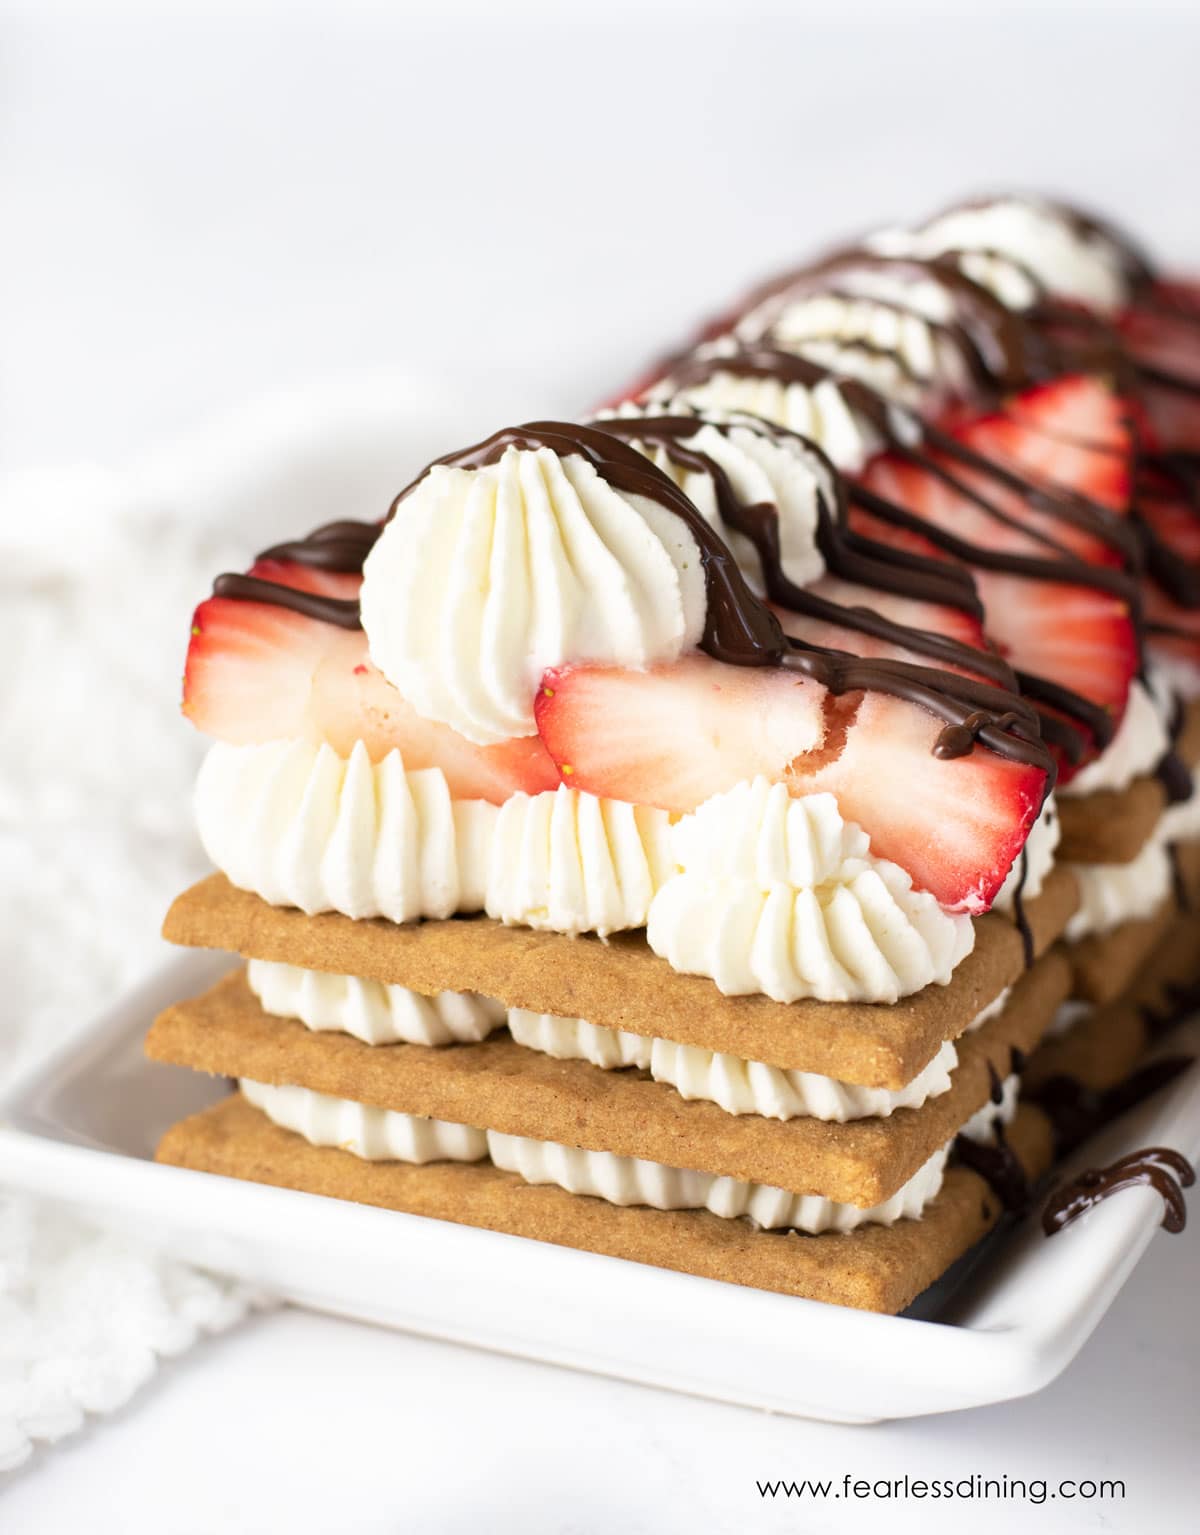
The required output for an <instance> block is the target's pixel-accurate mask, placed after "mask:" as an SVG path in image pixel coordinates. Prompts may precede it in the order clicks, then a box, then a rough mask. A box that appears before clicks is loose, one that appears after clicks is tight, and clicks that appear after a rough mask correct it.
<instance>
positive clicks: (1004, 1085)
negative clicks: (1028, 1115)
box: [958, 1072, 1021, 1146]
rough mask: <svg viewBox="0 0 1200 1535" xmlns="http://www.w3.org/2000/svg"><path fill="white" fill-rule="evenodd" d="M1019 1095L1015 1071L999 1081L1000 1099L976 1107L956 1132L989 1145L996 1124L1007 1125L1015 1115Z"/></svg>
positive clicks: (1017, 1077)
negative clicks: (979, 1107)
mask: <svg viewBox="0 0 1200 1535" xmlns="http://www.w3.org/2000/svg"><path fill="white" fill-rule="evenodd" d="M1020 1096H1021V1079H1020V1077H1019V1076H1017V1074H1016V1073H1015V1072H1013V1073H1010V1075H1008V1076H1007V1077H1005V1078H1004V1080H1003V1081H1002V1082H1001V1083H1000V1101H999V1102H998V1103H997V1102H996V1101H995V1100H994V1099H990V1098H989V1100H988V1101H987V1103H985V1104H984V1106H983V1107H982V1108H981V1109H977V1110H976V1111H975V1113H974V1114H972V1115H971V1117H970V1119H968V1120H967V1122H966V1124H965V1125H964V1126H963V1127H962V1129H961V1130H960V1131H959V1132H958V1133H959V1135H965V1136H966V1138H967V1139H968V1140H969V1141H978V1142H979V1143H980V1144H981V1145H984V1146H990V1145H991V1144H992V1143H993V1142H994V1141H995V1139H996V1129H997V1126H1004V1127H1007V1126H1008V1125H1011V1124H1012V1122H1013V1120H1014V1119H1015V1118H1016V1117H1017V1101H1018V1099H1019V1098H1020Z"/></svg>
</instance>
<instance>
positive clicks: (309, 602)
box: [213, 521, 382, 629]
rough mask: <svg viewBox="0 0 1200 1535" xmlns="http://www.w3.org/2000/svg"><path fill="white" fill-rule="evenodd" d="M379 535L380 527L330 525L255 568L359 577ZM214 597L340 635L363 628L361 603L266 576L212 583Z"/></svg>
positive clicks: (267, 553) (279, 548) (278, 548)
mask: <svg viewBox="0 0 1200 1535" xmlns="http://www.w3.org/2000/svg"><path fill="white" fill-rule="evenodd" d="M381 531H382V524H380V523H374V522H350V521H342V522H330V523H326V524H325V525H324V526H323V527H320V528H315V529H314V530H313V531H312V532H311V533H310V534H309V535H308V536H307V537H306V538H302V539H296V540H294V541H292V542H290V543H284V544H274V545H272V547H271V548H270V549H265V550H264V551H263V552H262V553H261V554H260V555H258V557H257V560H256V563H257V562H258V561H268V560H272V561H279V562H281V563H283V562H286V563H288V564H292V565H304V566H307V567H308V568H310V569H313V570H329V571H337V572H342V573H344V574H347V575H351V574H352V575H360V574H361V573H362V568H363V562H364V561H365V560H366V557H367V555H368V554H369V553H370V552H371V549H372V548H373V546H374V544H375V540H376V539H377V538H378V537H379V534H380V532H381ZM213 596H214V597H230V598H234V599H236V600H237V601H240V602H265V603H269V604H270V605H271V606H272V607H277V608H287V609H288V610H289V611H290V612H293V613H299V614H301V615H302V616H303V617H305V618H315V619H317V620H318V622H320V623H325V624H335V625H336V626H337V627H338V628H339V629H359V628H361V627H362V621H361V619H360V617H359V611H358V598H357V597H329V596H326V595H325V594H323V593H321V592H306V591H302V590H300V589H299V588H297V587H294V586H287V585H286V584H285V583H284V582H282V581H270V580H267V579H266V578H265V577H263V576H243V575H236V574H231V573H226V574H225V575H220V576H218V577H217V579H216V580H215V581H214V582H213Z"/></svg>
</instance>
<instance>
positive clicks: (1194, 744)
mask: <svg viewBox="0 0 1200 1535" xmlns="http://www.w3.org/2000/svg"><path fill="white" fill-rule="evenodd" d="M1175 751H1176V754H1177V755H1178V756H1179V757H1180V758H1181V759H1182V760H1183V761H1184V762H1186V763H1187V765H1188V766H1189V767H1191V768H1194V767H1196V766H1197V765H1200V700H1197V701H1195V702H1193V703H1190V704H1188V705H1187V708H1186V710H1185V713H1184V717H1183V724H1182V726H1181V728H1180V731H1179V734H1178V736H1177V738H1176V741H1175ZM1057 804H1058V817H1059V823H1060V825H1061V827H1062V838H1061V840H1060V842H1059V844H1058V850H1057V852H1056V854H1055V856H1056V857H1057V858H1058V859H1059V860H1060V861H1061V862H1063V863H1130V862H1132V860H1133V859H1135V858H1136V857H1137V855H1138V854H1139V853H1140V852H1141V850H1142V848H1143V847H1144V846H1145V845H1146V841H1147V839H1148V838H1149V836H1150V834H1151V833H1152V832H1153V830H1154V828H1155V826H1156V825H1157V824H1158V818H1159V816H1161V815H1162V813H1163V811H1164V810H1165V809H1166V808H1167V794H1166V789H1165V787H1164V785H1163V783H1162V781H1161V780H1160V779H1158V778H1156V777H1154V776H1153V775H1152V774H1147V775H1146V776H1145V777H1142V778H1135V779H1134V781H1133V782H1132V783H1131V784H1130V785H1129V787H1128V788H1126V789H1100V790H1097V792H1096V793H1095V794H1087V795H1083V796H1082V797H1081V798H1079V799H1072V798H1071V797H1070V796H1069V795H1060V796H1059V798H1058V801H1057Z"/></svg>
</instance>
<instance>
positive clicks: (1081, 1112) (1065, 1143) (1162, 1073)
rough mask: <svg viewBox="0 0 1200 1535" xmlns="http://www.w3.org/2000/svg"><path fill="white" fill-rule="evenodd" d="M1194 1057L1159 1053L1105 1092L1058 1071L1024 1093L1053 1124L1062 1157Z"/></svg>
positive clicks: (1170, 1078)
mask: <svg viewBox="0 0 1200 1535" xmlns="http://www.w3.org/2000/svg"><path fill="white" fill-rule="evenodd" d="M1176 1021H1178V1020H1176ZM1147 1032H1149V1029H1148V1028H1147ZM1193 1059H1194V1057H1192V1056H1190V1055H1171V1056H1162V1057H1160V1058H1159V1059H1158V1060H1155V1061H1150V1062H1148V1063H1147V1064H1146V1065H1145V1066H1142V1067H1140V1068H1139V1069H1138V1070H1137V1071H1135V1072H1134V1073H1133V1074H1132V1075H1131V1076H1128V1077H1126V1078H1125V1080H1124V1081H1123V1082H1118V1083H1117V1084H1116V1086H1115V1087H1110V1088H1107V1089H1105V1090H1104V1091H1098V1090H1097V1089H1096V1088H1094V1087H1089V1086H1088V1085H1087V1084H1086V1083H1085V1082H1082V1081H1080V1079H1079V1078H1078V1077H1075V1076H1071V1075H1069V1074H1068V1073H1067V1072H1060V1073H1058V1074H1056V1075H1055V1076H1052V1077H1047V1078H1046V1080H1045V1081H1044V1082H1041V1083H1039V1084H1038V1086H1037V1087H1036V1088H1032V1089H1029V1090H1028V1091H1027V1092H1026V1094H1025V1096H1026V1097H1027V1098H1028V1099H1029V1101H1030V1102H1031V1103H1036V1104H1037V1106H1038V1107H1039V1108H1040V1109H1041V1110H1042V1112H1043V1113H1044V1114H1045V1115H1046V1117H1047V1119H1049V1121H1050V1123H1051V1125H1053V1127H1054V1145H1055V1149H1056V1152H1057V1154H1058V1155H1059V1156H1065V1155H1066V1154H1067V1152H1069V1151H1073V1150H1074V1149H1075V1147H1076V1146H1079V1145H1081V1144H1082V1143H1083V1142H1084V1141H1086V1140H1087V1139H1088V1138H1089V1136H1092V1135H1095V1134H1096V1132H1097V1131H1098V1130H1102V1129H1103V1128H1104V1126H1105V1125H1107V1124H1109V1123H1111V1121H1112V1120H1114V1119H1119V1118H1120V1117H1121V1115H1122V1114H1126V1113H1128V1112H1129V1111H1130V1110H1131V1109H1135V1108H1136V1107H1137V1106H1138V1104H1139V1103H1144V1102H1145V1100H1146V1099H1147V1098H1149V1097H1150V1096H1151V1095H1152V1094H1154V1093H1156V1092H1158V1090H1159V1089H1160V1088H1162V1087H1166V1086H1167V1084H1168V1083H1170V1082H1174V1081H1175V1079H1176V1078H1177V1077H1178V1076H1180V1075H1181V1074H1182V1073H1183V1072H1185V1071H1186V1070H1187V1069H1188V1067H1189V1066H1191V1065H1192V1063H1193Z"/></svg>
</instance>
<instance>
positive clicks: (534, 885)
mask: <svg viewBox="0 0 1200 1535" xmlns="http://www.w3.org/2000/svg"><path fill="white" fill-rule="evenodd" d="M670 829H671V821H670V816H669V815H668V814H667V812H666V811H665V810H656V809H653V808H652V807H650V806H648V805H630V804H626V803H624V802H623V801H620V800H607V799H597V798H596V796H595V795H592V794H584V793H582V792H580V791H579V790H577V789H568V788H566V787H565V786H560V787H559V788H558V789H556V790H550V791H547V792H546V793H544V794H533V795H530V794H516V795H513V797H512V798H511V799H508V800H506V801H505V803H504V804H503V805H502V806H501V807H500V811H499V815H498V818H497V821H496V827H495V835H494V840H493V844H492V854H491V861H490V865H489V873H488V881H487V900H486V910H487V913H488V915H489V916H490V917H495V918H497V919H498V920H499V921H501V922H505V923H515V924H520V925H522V926H524V927H535V928H549V929H552V930H553V931H554V932H559V933H584V932H593V933H599V934H600V935H601V936H604V935H606V934H608V933H613V932H617V931H618V930H620V929H622V928H631V927H644V926H645V925H646V919H647V915H648V913H649V910H650V903H651V901H652V899H653V897H654V895H655V892H656V891H657V890H659V889H660V888H661V886H662V885H663V884H664V883H665V881H666V880H667V879H668V878H670V876H671V875H672V874H673V873H674V872H675V865H674V862H673V860H672V856H671V844H670Z"/></svg>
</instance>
